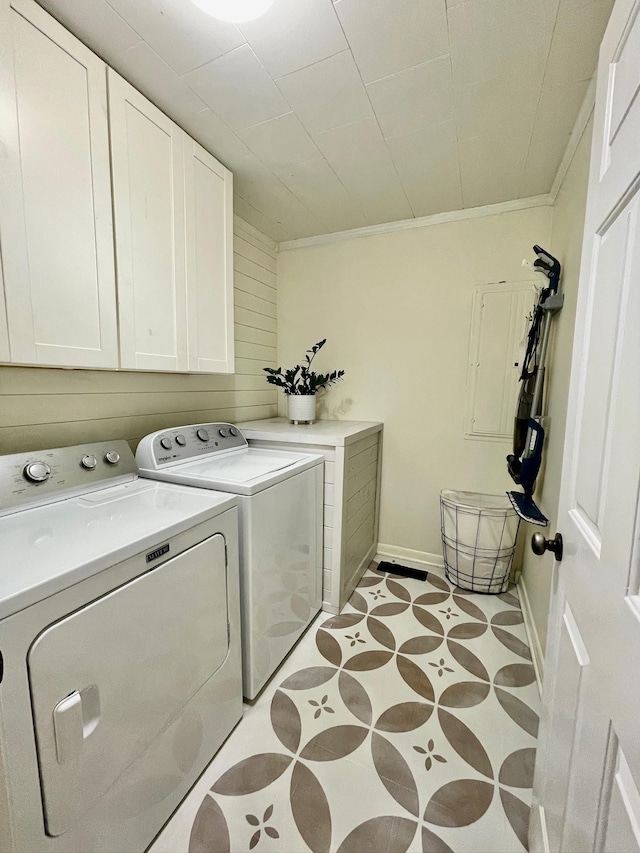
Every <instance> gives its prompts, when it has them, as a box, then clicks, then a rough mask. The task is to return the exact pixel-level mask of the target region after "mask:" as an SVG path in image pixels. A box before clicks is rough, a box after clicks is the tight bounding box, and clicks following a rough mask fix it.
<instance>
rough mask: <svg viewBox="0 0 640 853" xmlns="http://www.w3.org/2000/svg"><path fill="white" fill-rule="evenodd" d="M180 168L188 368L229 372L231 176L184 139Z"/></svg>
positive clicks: (231, 367) (231, 360)
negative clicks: (185, 237)
mask: <svg viewBox="0 0 640 853" xmlns="http://www.w3.org/2000/svg"><path fill="white" fill-rule="evenodd" d="M184 167H185V190H186V192H185V201H186V225H187V228H186V233H187V315H188V328H189V336H188V337H189V370H193V371H198V372H206V373H233V371H234V334H233V331H234V330H233V202H232V199H233V186H232V184H233V176H232V174H231V172H230V171H229V170H228V169H225V167H224V166H223V165H222V164H221V163H218V161H217V160H216V159H215V157H212V156H211V154H209V153H208V152H207V151H205V150H204V148H202V147H201V146H200V145H198V143H197V142H194V141H193V139H190V138H189V137H186V139H185V152H184Z"/></svg>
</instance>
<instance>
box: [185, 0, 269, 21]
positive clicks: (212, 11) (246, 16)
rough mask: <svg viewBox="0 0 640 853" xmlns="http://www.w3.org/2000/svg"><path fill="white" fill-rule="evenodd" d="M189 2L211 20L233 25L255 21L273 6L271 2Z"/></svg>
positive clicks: (217, 0)
mask: <svg viewBox="0 0 640 853" xmlns="http://www.w3.org/2000/svg"><path fill="white" fill-rule="evenodd" d="M191 2H192V3H193V4H194V5H195V6H197V7H198V8H199V9H202V11H203V12H206V13H207V15H211V17H212V18H219V19H220V20H221V21H231V22H232V23H234V24H241V23H243V22H244V21H255V19H256V18H259V17H260V15H264V13H265V12H266V11H267V9H268V8H269V7H270V6H271V5H272V4H273V0H191Z"/></svg>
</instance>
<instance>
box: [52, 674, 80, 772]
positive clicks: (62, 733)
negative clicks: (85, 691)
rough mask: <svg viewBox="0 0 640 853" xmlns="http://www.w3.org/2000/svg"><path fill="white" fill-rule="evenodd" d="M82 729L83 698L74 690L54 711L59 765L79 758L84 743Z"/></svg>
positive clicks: (54, 729)
mask: <svg viewBox="0 0 640 853" xmlns="http://www.w3.org/2000/svg"><path fill="white" fill-rule="evenodd" d="M82 728H83V727H82V697H81V696H80V694H79V693H78V691H77V690H74V691H73V693H70V694H69V695H68V696H65V698H64V699H63V700H62V701H61V702H58V704H57V705H56V707H55V708H54V709H53V731H54V734H55V738H56V754H57V757H58V764H67V763H68V762H70V761H73V760H74V759H76V758H78V756H79V755H80V753H81V752H82V743H83V741H84V733H83V730H82Z"/></svg>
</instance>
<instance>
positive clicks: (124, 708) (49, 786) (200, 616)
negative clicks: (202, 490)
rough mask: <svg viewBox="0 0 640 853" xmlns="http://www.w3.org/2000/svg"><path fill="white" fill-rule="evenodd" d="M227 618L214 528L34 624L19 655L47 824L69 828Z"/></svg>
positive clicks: (180, 700)
mask: <svg viewBox="0 0 640 853" xmlns="http://www.w3.org/2000/svg"><path fill="white" fill-rule="evenodd" d="M227 620H228V614H227V579H226V565H225V545H224V538H223V537H222V536H221V535H219V534H218V535H215V536H212V537H210V538H209V539H207V540H205V541H204V542H202V543H200V544H199V545H196V546H194V547H193V548H191V549H190V550H188V551H186V552H184V553H183V554H180V555H178V556H177V557H174V558H173V559H171V560H169V561H167V562H166V563H164V564H163V565H161V566H158V567H157V568H156V569H153V570H151V571H149V572H147V573H146V574H144V575H141V576H140V577H138V578H136V579H135V580H133V581H131V582H130V583H128V584H125V585H124V586H122V587H120V588H119V589H117V590H115V591H114V592H112V593H110V594H108V595H106V596H104V597H103V598H100V599H98V600H97V601H94V602H93V603H92V604H89V605H88V606H87V607H84V608H83V609H81V610H79V611H77V612H76V613H73V614H71V615H70V616H68V617H66V618H65V619H63V620H61V621H60V622H57V623H56V624H54V625H52V626H50V627H49V628H47V629H46V630H45V631H44V632H43V633H42V634H40V636H39V637H38V638H37V639H36V640H35V642H34V644H33V645H32V647H31V650H30V652H29V656H28V664H29V679H30V686H31V701H32V707H33V714H34V721H35V730H36V738H37V744H38V761H39V766H40V777H41V784H42V791H43V797H44V806H45V815H46V825H47V832H48V834H50V835H62V834H64V833H65V832H66V831H68V830H69V829H70V828H71V827H73V826H74V824H75V823H76V822H77V820H78V819H79V818H80V817H81V815H82V814H83V813H84V812H86V811H87V810H88V809H89V808H91V807H92V806H93V805H94V804H95V803H96V802H97V801H98V800H99V799H100V798H101V797H102V796H103V795H104V794H105V792H106V791H107V790H108V789H109V788H110V786H111V785H112V784H113V783H114V782H115V781H116V780H117V779H118V777H119V776H120V775H121V774H122V773H123V771H124V770H125V769H126V768H127V767H128V766H129V765H130V764H132V763H133V762H134V761H135V760H136V759H137V758H139V757H140V756H141V755H143V754H144V753H146V752H147V750H148V749H150V748H151V747H152V745H153V743H154V741H155V740H156V738H158V737H159V736H161V734H162V733H163V731H164V730H165V729H166V728H167V727H168V726H169V724H170V723H171V721H172V720H173V719H174V718H175V717H176V716H177V714H178V713H179V711H180V710H181V709H182V708H183V707H184V706H185V705H186V704H187V702H188V701H189V700H190V699H191V698H192V697H193V696H194V695H195V694H196V693H197V692H198V690H199V689H200V688H201V687H202V685H203V684H204V683H205V682H206V681H207V680H208V679H209V678H211V676H212V675H213V674H214V673H215V672H216V670H218V669H219V668H220V666H221V665H222V664H223V662H224V660H225V658H226V656H227V652H228V633H227ZM174 749H184V750H186V754H187V755H189V754H190V752H191V745H190V744H187V743H184V744H183V743H181V742H178V741H176V743H175V744H174ZM174 758H175V759H176V761H177V763H179V756H174Z"/></svg>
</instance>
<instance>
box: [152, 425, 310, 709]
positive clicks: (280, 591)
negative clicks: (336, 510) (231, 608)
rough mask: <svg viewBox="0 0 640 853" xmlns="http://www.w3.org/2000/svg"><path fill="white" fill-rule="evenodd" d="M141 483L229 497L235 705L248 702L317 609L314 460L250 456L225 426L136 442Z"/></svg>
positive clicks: (276, 453)
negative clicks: (233, 507) (237, 636)
mask: <svg viewBox="0 0 640 853" xmlns="http://www.w3.org/2000/svg"><path fill="white" fill-rule="evenodd" d="M136 461H137V462H138V466H139V468H140V475H141V476H142V477H151V478H153V479H156V480H165V481H167V482H170V483H179V484H182V485H188V486H195V487H198V488H200V489H217V490H219V491H224V492H230V493H232V494H235V495H237V496H238V509H239V515H240V600H241V615H242V665H243V684H244V695H245V697H246V698H247V699H254V698H255V697H256V696H257V695H258V693H259V692H260V690H261V689H262V688H263V687H264V685H265V684H266V682H267V681H268V679H269V678H270V677H271V675H272V674H273V673H274V672H275V670H276V669H277V667H278V666H279V665H280V663H281V662H282V660H283V659H284V657H285V656H286V655H287V653H288V652H289V651H290V650H291V649H292V648H293V646H294V645H295V643H296V642H297V641H298V639H299V638H300V636H301V634H302V633H303V632H304V630H305V629H306V627H307V626H308V625H309V623H310V622H311V621H312V619H313V618H314V616H315V615H316V614H317V613H318V611H319V610H320V607H321V604H322V510H323V495H322V489H323V457H322V456H319V455H316V454H311V453H289V452H285V451H281V450H263V449H261V448H255V447H249V445H248V443H247V440H246V439H245V437H244V436H243V435H242V432H241V430H240V429H239V428H238V427H236V426H233V425H232V424H226V423H215V424H195V425H193V426H188V427H180V428H177V429H170V430H162V431H160V432H155V433H152V434H151V435H148V436H146V438H143V439H142V441H141V442H140V444H139V445H138V450H137V452H136Z"/></svg>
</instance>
